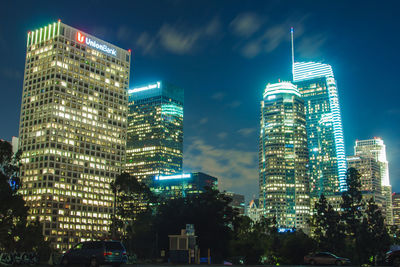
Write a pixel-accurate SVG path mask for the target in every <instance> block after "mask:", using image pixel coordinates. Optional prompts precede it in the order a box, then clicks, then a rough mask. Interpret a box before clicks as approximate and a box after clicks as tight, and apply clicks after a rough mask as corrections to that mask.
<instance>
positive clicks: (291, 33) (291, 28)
mask: <svg viewBox="0 0 400 267" xmlns="http://www.w3.org/2000/svg"><path fill="white" fill-rule="evenodd" d="M290 39H291V42H292V78H293V80H294V44H293V27H290Z"/></svg>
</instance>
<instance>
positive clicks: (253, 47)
mask: <svg viewBox="0 0 400 267" xmlns="http://www.w3.org/2000/svg"><path fill="white" fill-rule="evenodd" d="M260 52H261V44H260V42H259V41H254V42H250V43H247V44H246V45H245V46H244V47H243V49H242V55H243V56H244V57H246V58H253V57H255V56H257V55H258V54H259V53H260Z"/></svg>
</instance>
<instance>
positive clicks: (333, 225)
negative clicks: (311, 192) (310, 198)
mask: <svg viewBox="0 0 400 267" xmlns="http://www.w3.org/2000/svg"><path fill="white" fill-rule="evenodd" d="M315 211H316V213H315V215H314V216H313V218H312V219H311V227H312V232H313V236H314V239H315V241H316V242H317V247H318V249H319V250H327V251H332V252H335V253H339V252H340V251H341V249H342V248H343V246H344V239H345V235H344V224H343V223H342V222H341V221H340V214H339V212H337V211H335V210H334V209H333V207H332V205H331V204H330V203H328V201H327V199H326V198H325V196H324V195H323V194H322V195H321V196H320V198H319V201H318V202H316V203H315Z"/></svg>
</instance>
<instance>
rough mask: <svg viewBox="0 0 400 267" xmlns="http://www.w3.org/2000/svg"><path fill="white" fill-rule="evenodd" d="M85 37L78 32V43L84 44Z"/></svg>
mask: <svg viewBox="0 0 400 267" xmlns="http://www.w3.org/2000/svg"><path fill="white" fill-rule="evenodd" d="M85 38H86V37H85V35H83V34H82V33H80V32H77V33H76V40H77V41H78V42H80V43H81V44H83V42H85Z"/></svg>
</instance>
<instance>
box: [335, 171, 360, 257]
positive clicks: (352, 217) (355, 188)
mask: <svg viewBox="0 0 400 267" xmlns="http://www.w3.org/2000/svg"><path fill="white" fill-rule="evenodd" d="M346 176H347V191H345V192H343V193H342V204H341V209H342V213H341V220H342V222H344V224H345V233H346V235H347V237H346V239H347V242H346V243H347V250H348V253H349V254H350V253H351V254H352V255H354V257H353V261H354V262H358V263H362V255H361V254H362V246H365V244H363V243H362V239H361V235H362V218H363V211H364V210H365V203H364V201H363V199H362V194H361V181H360V177H361V175H360V174H359V172H358V171H357V170H356V169H355V168H349V169H348V170H347V174H346Z"/></svg>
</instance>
